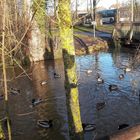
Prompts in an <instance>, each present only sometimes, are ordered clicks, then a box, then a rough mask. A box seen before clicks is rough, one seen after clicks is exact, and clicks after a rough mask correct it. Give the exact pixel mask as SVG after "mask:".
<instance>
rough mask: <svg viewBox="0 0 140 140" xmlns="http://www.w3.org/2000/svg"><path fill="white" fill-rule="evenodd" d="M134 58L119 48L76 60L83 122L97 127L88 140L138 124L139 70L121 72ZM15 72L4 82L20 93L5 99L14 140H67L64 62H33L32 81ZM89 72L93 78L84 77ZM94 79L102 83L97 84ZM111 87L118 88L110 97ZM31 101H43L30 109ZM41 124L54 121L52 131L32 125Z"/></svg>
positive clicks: (130, 53) (129, 51) (0, 105)
mask: <svg viewBox="0 0 140 140" xmlns="http://www.w3.org/2000/svg"><path fill="white" fill-rule="evenodd" d="M134 54H135V52H134V50H130V49H126V48H125V49H124V48H121V47H119V46H118V47H117V48H115V49H112V50H111V51H110V52H106V53H96V54H94V55H86V56H79V57H77V58H76V63H77V75H78V81H79V83H80V84H79V94H80V96H79V98H80V106H81V115H82V122H83V123H92V124H96V130H95V131H93V133H92V132H91V133H90V132H88V133H85V139H86V140H92V137H93V136H96V138H99V137H102V136H104V135H109V134H111V133H114V132H116V131H117V128H118V125H119V124H122V123H126V124H129V125H132V124H135V123H140V106H139V102H140V101H139V91H140V89H139V88H140V71H139V65H138V64H137V67H132V70H131V71H130V72H124V68H125V67H131V66H132V59H133V57H134ZM15 70H16V71H15V76H13V75H12V78H11V74H10V73H8V78H9V79H12V81H11V82H8V85H9V87H14V88H15V87H16V88H18V89H20V90H21V94H20V95H15V96H14V95H9V98H10V116H11V120H12V130H13V139H14V140H19V139H20V140H25V139H26V140H32V139H34V140H43V139H44V140H46V139H48V140H56V138H57V140H69V138H68V124H67V122H68V121H67V111H66V101H65V90H64V72H63V62H62V61H61V60H58V61H55V62H53V61H48V62H40V63H36V64H35V65H33V67H32V68H31V69H30V72H32V75H30V76H31V78H32V80H29V79H28V78H27V77H26V76H22V77H19V76H18V77H17V75H19V74H20V73H21V71H20V70H19V69H17V68H16V69H15ZM87 70H91V73H89V74H87ZM7 71H10V72H11V70H7ZM54 72H57V73H59V74H61V78H59V79H55V78H54V75H53V73H54ZM11 73H12V72H11ZM120 74H124V79H121V80H120V78H119V75H120ZM98 75H100V76H101V77H102V78H103V80H104V83H102V84H98V83H97V76H98ZM13 77H14V78H13ZM44 80H45V81H48V82H47V84H45V85H43V86H42V85H41V84H40V83H41V82H42V81H44ZM111 84H115V85H117V86H118V90H114V91H111V92H110V90H109V88H108V87H109V85H111ZM1 86H2V84H1ZM33 98H34V99H38V98H41V99H43V100H44V102H43V103H40V104H38V105H36V106H35V107H31V104H32V103H31V101H32V99H33ZM98 103H105V106H104V107H103V108H102V109H100V110H98V109H97V108H96V107H97V104H98ZM0 117H1V118H2V117H4V114H3V101H1V102H0ZM40 119H43V120H45V119H52V120H54V122H53V124H54V126H53V127H52V128H50V129H43V128H41V127H39V126H37V123H36V122H37V120H40Z"/></svg>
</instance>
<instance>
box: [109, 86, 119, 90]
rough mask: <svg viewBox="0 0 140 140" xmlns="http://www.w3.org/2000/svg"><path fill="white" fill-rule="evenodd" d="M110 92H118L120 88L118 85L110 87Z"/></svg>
mask: <svg viewBox="0 0 140 140" xmlns="http://www.w3.org/2000/svg"><path fill="white" fill-rule="evenodd" d="M109 90H110V91H113V90H118V86H117V85H109Z"/></svg>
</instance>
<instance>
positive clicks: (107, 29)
mask: <svg viewBox="0 0 140 140" xmlns="http://www.w3.org/2000/svg"><path fill="white" fill-rule="evenodd" d="M113 29H114V25H111V24H107V25H98V26H97V27H96V30H98V31H102V32H106V33H112V32H113Z"/></svg>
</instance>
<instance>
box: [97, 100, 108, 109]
mask: <svg viewBox="0 0 140 140" xmlns="http://www.w3.org/2000/svg"><path fill="white" fill-rule="evenodd" d="M105 104H106V103H105V102H99V103H97V104H96V109H97V110H101V109H103V108H104V107H105Z"/></svg>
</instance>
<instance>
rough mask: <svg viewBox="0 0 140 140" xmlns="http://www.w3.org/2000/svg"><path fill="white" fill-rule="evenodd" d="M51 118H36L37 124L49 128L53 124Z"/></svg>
mask: <svg viewBox="0 0 140 140" xmlns="http://www.w3.org/2000/svg"><path fill="white" fill-rule="evenodd" d="M52 122H53V121H52V120H38V121H37V124H38V125H39V126H41V127H43V128H50V127H52V126H53V124H52Z"/></svg>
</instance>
